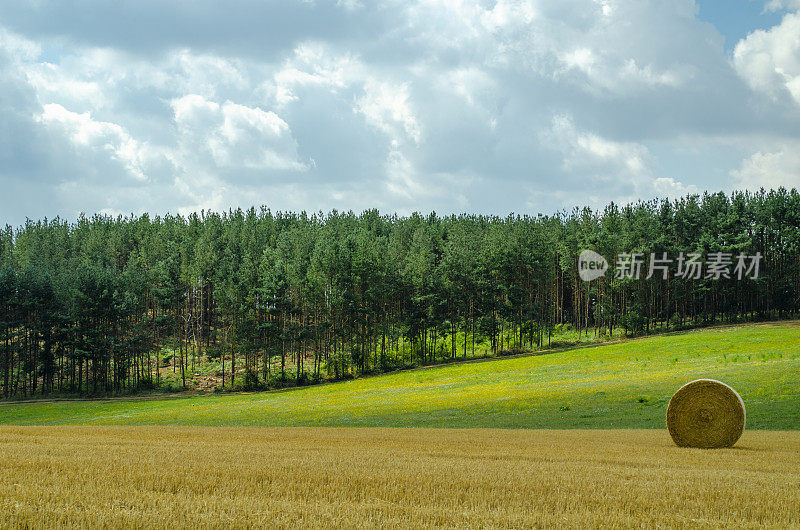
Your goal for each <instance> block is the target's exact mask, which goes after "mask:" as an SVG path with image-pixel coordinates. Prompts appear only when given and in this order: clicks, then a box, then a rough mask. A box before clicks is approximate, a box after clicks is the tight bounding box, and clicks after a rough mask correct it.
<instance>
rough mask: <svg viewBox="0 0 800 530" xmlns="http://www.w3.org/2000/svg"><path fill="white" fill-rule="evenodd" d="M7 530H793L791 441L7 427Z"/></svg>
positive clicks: (794, 450) (798, 441)
mask: <svg viewBox="0 0 800 530" xmlns="http://www.w3.org/2000/svg"><path fill="white" fill-rule="evenodd" d="M0 454H2V455H3V458H2V459H1V460H0V473H2V477H3V480H2V481H0V526H2V527H43V526H47V527H54V526H73V527H131V528H132V527H139V528H140V527H156V528H159V527H161V528H164V527H185V528H188V527H228V528H230V527H264V526H269V527H273V528H275V527H277V528H280V527H319V526H328V527H342V528H349V527H353V526H355V525H358V526H366V527H382V528H387V527H418V526H429V527H437V526H440V527H513V528H521V527H555V526H564V525H568V526H573V527H576V526H579V527H597V526H603V527H657V526H670V527H692V528H714V527H738V528H747V527H764V526H767V527H780V528H790V527H800V433H798V432H767V431H760V432H754V431H749V432H745V434H744V436H743V437H742V439H741V440H740V441H739V443H738V444H737V445H736V446H735V447H734V448H733V449H727V450H699V449H679V448H677V447H675V446H674V445H673V444H672V442H671V440H670V439H669V436H668V434H667V433H666V431H665V430H612V431H605V430H571V431H554V430H509V429H468V430H461V429H383V428H377V429H375V428H361V429H346V428H256V427H252V428H224V427H160V426H146V427H143V426H139V427H97V426H95V427H72V426H61V427H40V426H36V427H9V426H6V427H2V428H0Z"/></svg>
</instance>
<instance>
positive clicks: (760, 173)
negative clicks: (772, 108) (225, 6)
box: [731, 141, 800, 190]
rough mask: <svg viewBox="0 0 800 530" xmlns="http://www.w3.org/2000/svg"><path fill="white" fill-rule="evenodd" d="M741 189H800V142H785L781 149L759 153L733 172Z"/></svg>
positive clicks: (732, 174)
mask: <svg viewBox="0 0 800 530" xmlns="http://www.w3.org/2000/svg"><path fill="white" fill-rule="evenodd" d="M731 176H732V177H733V179H734V182H735V185H736V187H737V188H739V189H742V188H744V189H749V190H758V189H760V188H765V189H770V188H778V187H780V186H783V187H785V188H798V189H800V141H794V142H784V143H783V145H781V146H780V148H779V149H776V150H773V151H766V152H765V151H758V152H756V153H754V154H753V155H751V156H750V157H749V158H747V159H745V160H744V161H743V162H742V165H741V167H739V168H738V169H736V170H733V171H731Z"/></svg>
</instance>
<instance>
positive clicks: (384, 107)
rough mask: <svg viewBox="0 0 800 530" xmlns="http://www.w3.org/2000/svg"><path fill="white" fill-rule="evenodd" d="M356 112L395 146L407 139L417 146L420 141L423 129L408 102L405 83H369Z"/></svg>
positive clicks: (371, 81) (372, 81)
mask: <svg viewBox="0 0 800 530" xmlns="http://www.w3.org/2000/svg"><path fill="white" fill-rule="evenodd" d="M355 110H356V111H357V112H359V113H360V114H363V115H364V117H365V118H366V120H367V122H368V123H370V124H371V125H374V126H375V127H377V128H379V129H380V130H382V131H383V132H385V133H386V134H388V135H389V137H390V138H391V139H392V145H393V146H397V145H399V144H400V142H402V141H404V140H406V139H409V140H411V141H412V142H414V143H419V141H420V135H421V132H420V125H419V123H418V121H417V118H416V117H415V115H414V111H413V110H412V107H411V103H410V102H409V95H408V84H406V83H403V84H400V85H396V84H392V83H387V82H381V81H375V80H372V79H370V80H368V81H367V83H366V85H365V87H364V95H363V96H362V97H361V98H359V100H358V101H357V102H356V105H355Z"/></svg>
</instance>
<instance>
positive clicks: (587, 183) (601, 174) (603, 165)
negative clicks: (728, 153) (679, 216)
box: [542, 115, 698, 203]
mask: <svg viewBox="0 0 800 530" xmlns="http://www.w3.org/2000/svg"><path fill="white" fill-rule="evenodd" d="M542 136H543V141H544V142H545V143H546V144H547V145H549V146H550V147H551V148H552V149H554V150H556V151H559V152H560V153H561V154H562V168H563V170H564V171H565V173H566V174H567V175H569V177H570V179H571V180H573V181H575V182H580V183H581V185H582V188H581V189H579V190H576V191H579V192H583V191H588V192H590V193H592V195H593V196H594V197H596V198H597V200H598V202H599V203H602V202H607V201H609V200H614V201H617V202H627V201H632V200H636V199H637V198H649V197H655V196H659V197H678V196H681V195H685V194H687V193H696V192H697V191H698V189H697V187H695V186H693V185H689V186H687V185H684V184H683V183H682V182H680V181H677V180H675V179H674V178H671V177H660V176H656V170H655V168H654V166H655V162H654V160H653V157H652V155H651V154H650V152H649V150H648V149H647V147H645V146H643V145H641V144H638V143H635V142H619V141H614V140H610V139H607V138H603V137H602V136H600V135H598V134H596V133H593V132H589V131H586V130H583V129H580V128H578V127H576V125H575V123H574V121H573V119H572V117H571V116H565V115H556V116H554V117H553V121H552V127H551V129H550V130H549V131H547V132H546V133H544V134H543V135H542ZM573 202H578V203H579V202H580V201H574V199H573Z"/></svg>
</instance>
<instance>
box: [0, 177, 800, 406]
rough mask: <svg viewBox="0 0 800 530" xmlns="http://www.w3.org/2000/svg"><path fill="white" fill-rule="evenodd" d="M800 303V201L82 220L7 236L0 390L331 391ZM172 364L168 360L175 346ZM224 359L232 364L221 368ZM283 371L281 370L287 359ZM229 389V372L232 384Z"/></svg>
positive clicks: (1, 264) (746, 196) (753, 315)
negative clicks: (744, 264)
mask: <svg viewBox="0 0 800 530" xmlns="http://www.w3.org/2000/svg"><path fill="white" fill-rule="evenodd" d="M584 249H591V250H594V251H596V252H598V253H599V254H601V255H603V256H605V257H606V258H607V259H608V261H609V262H610V264H611V265H612V267H613V265H614V263H615V261H616V259H617V257H618V256H620V255H621V254H623V253H628V252H639V253H642V254H645V255H649V254H650V253H657V254H661V253H664V252H666V253H667V254H668V255H670V256H677V255H678V254H679V253H681V252H683V253H686V254H689V253H698V254H701V255H702V256H708V255H709V254H711V253H716V252H725V253H730V254H731V255H733V256H736V255H739V254H747V255H756V254H757V253H760V255H761V256H762V260H761V262H760V271H759V277H758V278H757V279H751V278H746V279H742V280H740V279H738V278H736V277H734V276H732V277H730V278H724V277H723V278H720V279H709V278H704V277H702V278H699V279H694V278H680V277H677V276H676V275H675V272H676V271H675V270H674V269H675V267H676V264H675V263H673V264H672V265H671V267H672V269H671V270H670V272H671V274H669V275H668V277H667V278H666V279H664V278H662V277H661V276H660V275H656V276H654V277H653V278H651V279H645V277H644V276H645V275H643V276H642V277H641V278H638V279H637V278H615V277H614V276H613V275H612V274H608V275H606V276H603V277H601V278H599V279H597V280H595V281H592V282H584V281H582V280H581V279H580V278H579V275H578V268H577V260H578V254H579V253H580V252H581V251H582V250H584ZM799 305H800V195H799V194H798V192H797V191H796V190H794V189H792V190H786V189H783V188H780V189H778V190H770V191H765V190H761V191H759V192H735V193H732V194H731V195H730V196H728V195H726V194H725V193H722V192H719V193H705V194H703V195H689V196H686V197H683V198H681V199H676V200H652V201H646V202H638V203H634V204H628V205H625V206H618V205H615V204H613V203H612V204H609V205H608V206H606V207H605V208H603V209H602V210H597V211H593V210H591V209H589V208H583V209H578V208H576V209H574V210H572V211H571V212H560V213H556V214H554V215H549V216H545V215H537V216H527V215H513V214H512V215H509V216H506V217H498V216H491V215H471V214H460V215H448V216H441V217H440V216H437V215H436V214H435V213H431V214H429V215H421V214H417V213H415V214H412V215H410V216H407V217H401V216H398V215H396V214H395V215H381V214H380V213H379V212H378V211H377V210H366V211H364V212H362V213H361V214H359V215H356V214H354V213H353V212H352V211H351V212H347V213H340V212H337V211H336V210H333V211H331V212H330V213H327V214H324V213H315V214H310V215H309V214H306V213H305V212H303V213H299V214H296V213H291V212H288V213H286V212H276V213H273V212H272V211H271V210H270V209H268V208H267V207H261V208H260V209H256V208H250V209H248V210H241V209H236V210H229V211H228V212H225V213H217V212H207V211H203V212H201V213H199V214H198V213H194V214H191V215H188V216H181V215H165V216H163V217H162V216H155V217H152V218H151V217H150V216H149V215H147V214H144V215H139V216H135V215H132V216H127V217H126V216H117V217H112V216H107V215H99V214H98V215H94V216H92V217H85V216H81V217H80V218H79V219H77V220H76V221H74V222H68V221H64V220H61V219H59V218H56V219H54V220H51V221H48V220H42V221H32V220H28V221H27V222H26V223H25V225H23V226H21V227H18V228H12V227H10V226H7V227H6V228H5V229H4V230H3V231H2V234H0V378H1V380H0V384H1V385H2V395H3V396H4V397H25V396H32V395H37V394H42V395H46V394H52V393H82V394H94V395H100V394H108V393H121V392H132V391H136V390H146V389H152V388H155V387H157V386H158V385H159V384H160V383H161V375H160V372H159V367H163V366H164V361H165V359H167V358H168V359H169V362H171V363H172V369H173V370H176V371H177V372H178V373H179V374H180V380H181V382H182V385H183V386H186V380H187V377H188V379H189V380H191V379H192V375H193V373H194V369H195V363H199V362H201V361H202V360H204V359H205V360H209V359H211V360H214V359H216V360H218V361H219V362H221V367H222V379H223V385H224V386H225V387H226V388H237V389H243V388H267V387H269V386H276V385H285V384H305V383H309V382H313V381H319V380H323V379H341V378H345V377H353V376H357V375H361V374H365V373H372V372H379V371H386V370H391V369H397V368H404V367H410V366H418V365H424V364H430V363H436V362H442V361H445V360H451V359H456V358H466V357H468V356H474V355H475V348H476V343H477V344H485V345H486V347H487V348H489V349H490V351H491V352H492V353H495V354H496V353H499V352H502V351H524V350H532V349H536V348H541V347H543V346H546V345H547V343H548V342H549V340H550V337H551V336H552V333H553V331H554V329H556V328H557V327H558V326H568V327H570V328H572V329H574V330H578V332H579V333H586V334H587V335H588V334H590V333H593V334H595V335H605V334H608V335H613V334H614V333H616V332H619V331H620V330H622V332H624V333H625V334H639V333H648V332H651V331H654V330H666V329H677V328H684V327H690V326H699V325H707V324H710V323H715V322H736V321H745V320H756V319H769V318H785V317H788V316H792V315H795V314H796V313H797V312H798V306H799ZM167 352H171V355H172V356H171V357H169V355H170V354H169V353H167ZM226 363H227V365H226ZM289 364H291V369H290V367H289V366H288V365H289ZM234 378H235V379H234Z"/></svg>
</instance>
